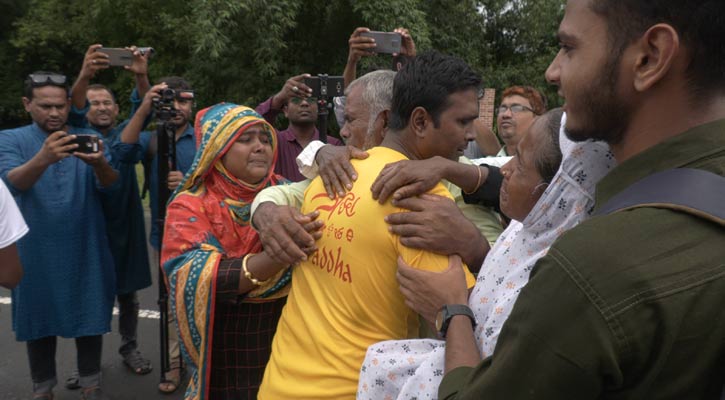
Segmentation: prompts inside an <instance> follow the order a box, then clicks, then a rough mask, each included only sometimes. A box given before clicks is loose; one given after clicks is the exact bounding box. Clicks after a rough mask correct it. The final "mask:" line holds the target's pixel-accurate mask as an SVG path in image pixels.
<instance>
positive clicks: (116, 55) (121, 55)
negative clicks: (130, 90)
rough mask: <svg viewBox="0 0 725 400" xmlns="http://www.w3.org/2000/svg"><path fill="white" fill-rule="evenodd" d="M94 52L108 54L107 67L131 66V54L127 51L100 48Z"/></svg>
mask: <svg viewBox="0 0 725 400" xmlns="http://www.w3.org/2000/svg"><path fill="white" fill-rule="evenodd" d="M96 51H99V52H101V53H105V54H108V65H110V66H112V67H122V66H130V65H131V64H133V52H132V51H131V50H129V49H122V48H117V47H101V48H99V49H98V50H96Z"/></svg>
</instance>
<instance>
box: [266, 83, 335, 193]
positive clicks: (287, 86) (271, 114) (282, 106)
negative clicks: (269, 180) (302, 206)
mask: <svg viewBox="0 0 725 400" xmlns="http://www.w3.org/2000/svg"><path fill="white" fill-rule="evenodd" d="M309 77H310V75H309V74H302V75H297V76H293V77H291V78H289V79H287V81H286V82H285V83H284V86H282V89H280V91H279V92H278V93H277V94H275V95H274V96H272V97H270V98H269V99H267V100H265V101H264V102H263V103H261V104H259V105H258V106H257V108H256V111H257V112H258V113H259V114H261V115H262V116H263V117H264V119H266V120H267V122H269V123H270V124H272V125H274V122H275V120H276V119H277V116H278V115H279V113H280V112H283V113H284V116H285V117H287V119H288V120H289V126H288V127H287V129H285V130H282V131H277V138H278V143H279V147H278V149H279V157H278V159H277V165H276V166H275V168H274V172H275V173H278V174H280V175H282V176H284V177H285V178H287V179H289V180H291V181H293V182H299V181H302V180H305V177H304V176H303V175H302V174H301V173H300V171H299V168H298V167H297V162H296V161H295V160H296V159H297V156H298V155H299V154H300V153H301V152H302V149H304V148H305V147H307V145H308V144H310V142H311V141H313V140H319V139H320V132H319V131H318V130H317V127H316V126H315V123H316V122H317V111H318V110H317V98H316V97H312V89H311V88H310V87H309V86H307V85H305V83H304V81H305V78H309ZM327 141H328V143H330V144H333V145H335V146H341V145H342V142H341V141H340V140H339V139H337V138H335V137H332V136H327Z"/></svg>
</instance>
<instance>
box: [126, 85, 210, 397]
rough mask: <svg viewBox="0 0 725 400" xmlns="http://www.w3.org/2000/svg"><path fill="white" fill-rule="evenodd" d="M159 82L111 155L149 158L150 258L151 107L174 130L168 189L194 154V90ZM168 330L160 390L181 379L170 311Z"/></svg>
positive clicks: (155, 233)
mask: <svg viewBox="0 0 725 400" xmlns="http://www.w3.org/2000/svg"><path fill="white" fill-rule="evenodd" d="M159 82H160V83H159V84H157V85H155V86H153V87H152V88H151V89H150V90H149V91H148V92H147V93H146V95H145V96H144V99H143V101H142V102H141V105H140V106H139V108H138V110H136V113H135V114H134V115H133V116H132V117H131V119H130V120H129V122H128V124H127V125H126V126H125V128H124V129H123V131H122V132H121V138H120V140H119V141H118V142H116V143H115V144H114V146H113V150H114V154H116V155H117V156H118V157H120V159H121V160H122V161H123V162H128V163H132V164H135V163H138V162H140V161H143V160H145V159H147V158H148V157H149V156H150V157H153V160H152V161H151V168H150V169H151V173H150V183H149V193H150V194H151V199H150V206H151V221H152V222H151V233H150V235H149V242H150V244H151V246H152V247H153V249H154V254H153V256H152V258H153V259H154V260H158V259H159V257H158V251H159V249H160V248H161V234H160V233H161V226H160V225H159V223H158V218H159V209H158V203H159V183H160V181H159V171H158V157H159V155H158V145H157V136H156V132H152V131H143V132H142V130H143V127H144V125H145V121H146V120H147V119H148V118H149V117H150V116H151V114H152V113H153V112H154V111H155V108H158V110H156V111H157V114H156V117H157V118H158V119H159V121H158V123H159V124H162V123H165V124H170V125H171V127H172V128H173V130H174V141H175V143H174V145H175V148H176V152H175V154H176V159H175V167H176V169H175V170H171V171H169V174H168V176H167V187H168V189H169V190H171V191H173V190H175V189H176V187H177V186H179V184H180V183H181V180H182V179H183V177H184V174H186V172H187V171H188V170H189V169H190V168H191V164H192V162H193V161H194V155H195V154H196V140H195V137H194V127H193V126H192V125H191V124H189V120H190V119H191V116H192V112H193V107H194V92H193V90H192V88H191V85H190V84H189V83H188V82H187V81H186V80H184V79H183V78H181V77H178V76H170V77H166V78H161V79H159ZM168 332H169V358H170V360H171V361H170V371H169V372H168V373H167V374H166V380H165V381H164V382H161V383H160V384H159V390H160V391H162V392H164V393H171V392H174V391H175V390H176V388H177V387H178V386H179V383H180V380H181V356H180V353H179V344H178V337H177V335H176V329H175V327H174V319H173V314H172V313H169V329H168Z"/></svg>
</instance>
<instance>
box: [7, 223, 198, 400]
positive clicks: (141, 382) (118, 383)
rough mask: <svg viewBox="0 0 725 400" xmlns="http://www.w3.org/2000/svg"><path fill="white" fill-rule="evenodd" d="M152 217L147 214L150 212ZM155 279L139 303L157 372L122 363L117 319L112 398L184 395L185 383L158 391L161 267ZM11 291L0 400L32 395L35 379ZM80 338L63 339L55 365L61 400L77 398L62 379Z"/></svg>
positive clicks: (110, 363) (106, 366) (142, 338)
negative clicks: (16, 328)
mask: <svg viewBox="0 0 725 400" xmlns="http://www.w3.org/2000/svg"><path fill="white" fill-rule="evenodd" d="M147 220H148V216H147ZM152 272H153V273H152V275H153V281H154V283H153V284H152V285H151V287H149V288H147V289H145V290H143V291H141V292H139V302H140V303H141V309H142V310H150V311H151V312H148V313H143V312H142V315H143V317H142V318H140V319H139V326H138V330H139V349H140V350H141V352H142V353H143V354H144V355H145V356H146V357H147V358H150V359H151V360H152V363H153V366H154V370H153V371H152V372H151V373H150V374H147V375H136V374H134V373H133V372H132V371H130V370H129V369H128V368H126V366H125V365H124V364H123V361H122V360H121V356H120V355H118V347H119V345H120V343H121V337H120V336H119V335H118V318H117V317H114V318H113V326H112V329H113V331H112V332H111V333H110V334H107V335H105V336H104V337H103V358H102V362H101V368H102V371H103V384H102V388H103V390H104V392H105V393H106V395H107V396H108V397H109V398H110V399H111V400H141V399H144V400H147V399H150V400H155V399H159V400H178V399H181V398H182V397H183V396H182V395H183V390H184V388H185V383H182V387H181V388H179V389H178V390H177V391H176V393H174V394H171V395H166V394H163V393H161V392H159V391H158V389H157V386H158V382H159V378H160V372H159V371H160V369H159V368H158V366H159V351H158V349H159V320H158V314H157V312H158V306H157V304H156V300H157V289H156V287H157V286H156V285H157V282H158V281H157V278H158V274H157V273H156V269H155V268H153V269H152ZM9 299H10V291H8V290H6V289H3V288H0V355H1V357H0V400H21V399H22V400H25V399H30V398H31V393H32V382H31V379H30V367H29V366H28V357H27V353H26V351H25V343H24V342H17V341H15V334H14V333H13V331H12V321H11V309H10V302H9ZM75 356H76V351H75V342H74V341H73V340H72V339H62V338H59V340H58V350H57V353H56V367H57V373H58V381H59V383H58V386H56V389H55V399H56V400H70V399H78V398H79V397H80V394H79V392H78V391H77V390H67V389H66V388H65V387H64V386H63V381H65V378H66V377H67V376H68V375H69V374H70V373H71V371H72V370H73V368H74V367H75Z"/></svg>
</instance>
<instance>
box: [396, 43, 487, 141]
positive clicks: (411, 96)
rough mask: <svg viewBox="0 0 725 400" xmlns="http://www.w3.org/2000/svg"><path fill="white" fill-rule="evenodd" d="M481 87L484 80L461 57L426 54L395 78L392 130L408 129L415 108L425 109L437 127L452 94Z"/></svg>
mask: <svg viewBox="0 0 725 400" xmlns="http://www.w3.org/2000/svg"><path fill="white" fill-rule="evenodd" d="M480 86H481V78H480V77H479V76H478V74H476V73H475V72H474V71H473V70H472V69H471V67H469V66H468V64H466V62H465V61H463V60H461V59H460V58H458V57H454V56H449V55H444V54H441V53H438V52H435V51H431V52H426V53H423V54H421V55H419V56H417V57H415V58H414V59H412V60H411V61H410V62H409V63H407V64H406V65H405V66H404V67H403V69H401V70H400V72H398V73H397V74H396V76H395V81H394V82H393V104H392V109H391V114H390V128H391V129H393V130H400V129H403V128H405V126H406V125H408V120H409V119H410V116H411V114H412V113H413V109H415V108H416V107H423V108H425V109H426V111H428V113H429V114H430V115H431V116H432V117H433V124H434V126H435V127H438V124H439V123H440V116H441V113H443V111H445V110H446V108H448V105H449V104H448V101H449V100H448V97H449V96H450V95H451V94H453V93H456V92H460V91H463V90H469V89H473V90H479V89H480Z"/></svg>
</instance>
